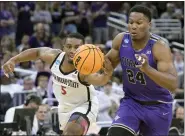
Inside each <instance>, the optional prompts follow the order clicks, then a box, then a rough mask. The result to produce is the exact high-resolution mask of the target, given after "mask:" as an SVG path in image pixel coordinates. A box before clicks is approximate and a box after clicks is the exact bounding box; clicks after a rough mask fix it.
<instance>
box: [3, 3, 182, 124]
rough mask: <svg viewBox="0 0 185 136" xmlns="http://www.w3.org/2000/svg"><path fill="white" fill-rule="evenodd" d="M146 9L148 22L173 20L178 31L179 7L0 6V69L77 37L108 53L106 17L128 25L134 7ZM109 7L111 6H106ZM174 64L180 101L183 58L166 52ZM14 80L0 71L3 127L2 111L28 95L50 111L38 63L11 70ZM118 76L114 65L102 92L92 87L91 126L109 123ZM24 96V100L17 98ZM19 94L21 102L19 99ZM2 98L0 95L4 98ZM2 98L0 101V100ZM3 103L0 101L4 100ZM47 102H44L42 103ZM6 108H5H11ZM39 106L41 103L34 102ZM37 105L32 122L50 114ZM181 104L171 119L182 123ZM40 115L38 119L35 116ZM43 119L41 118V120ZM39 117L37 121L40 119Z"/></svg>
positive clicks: (43, 69) (44, 69)
mask: <svg viewBox="0 0 185 136" xmlns="http://www.w3.org/2000/svg"><path fill="white" fill-rule="evenodd" d="M136 3H137V4H138V3H140V4H143V5H146V6H147V7H150V9H151V11H152V13H153V19H157V18H163V19H179V20H180V21H181V24H182V28H184V22H183V21H184V7H183V5H184V4H183V2H169V3H167V2H68V1H66V2H59V1H57V2H41V1H40V2H29V1H25V2H23V1H20V2H4V1H1V2H0V6H1V7H0V8H1V11H0V39H1V41H0V42H1V48H0V49H1V54H0V57H1V65H2V64H4V63H5V62H6V61H7V60H8V59H10V58H11V57H13V56H15V55H16V54H18V53H20V52H22V51H24V50H26V49H29V48H36V47H44V46H47V47H52V48H57V49H62V48H63V43H64V39H65V36H66V35H67V34H69V33H75V32H79V33H81V34H82V35H84V37H85V42H86V43H92V44H95V45H97V46H99V47H100V49H102V51H103V52H104V53H107V52H108V51H109V49H110V48H111V43H112V38H113V37H114V36H115V35H116V34H117V33H118V31H117V30H112V31H108V26H107V18H108V16H109V12H110V11H114V12H119V13H121V14H123V15H125V17H126V18H127V19H128V12H129V9H130V8H131V6H133V5H134V4H136ZM110 5H111V6H110ZM172 52H173V59H174V64H175V67H176V69H177V72H178V75H179V86H178V89H177V93H176V94H173V95H174V98H175V99H184V91H183V90H184V58H183V53H182V52H181V51H179V50H172ZM14 75H15V76H14V77H11V78H7V77H6V76H5V75H4V74H3V71H2V70H1V93H5V94H6V93H8V94H9V95H8V96H7V94H6V98H9V99H6V100H9V102H5V101H6V100H3V98H2V99H1V98H0V99H1V107H2V105H3V106H4V107H3V108H2V109H1V110H0V111H1V113H0V121H4V119H5V114H6V111H7V110H8V109H9V108H10V107H13V106H20V105H22V104H24V101H25V99H26V97H27V94H29V93H35V94H36V95H37V96H38V97H40V99H41V101H42V102H43V101H44V100H45V101H44V102H45V104H47V106H56V105H57V102H55V101H49V99H52V98H54V95H53V92H52V87H51V77H50V76H51V73H50V69H49V65H47V64H45V63H44V62H43V61H42V60H36V61H34V62H31V61H30V62H22V63H20V64H18V65H17V66H16V70H15V73H14ZM122 87H123V86H122V72H121V67H120V65H119V66H118V67H117V68H116V69H115V72H114V75H113V77H112V80H111V81H110V82H109V83H108V84H107V85H105V86H103V87H96V89H97V95H98V97H99V98H100V99H99V100H100V109H99V114H98V118H97V121H112V119H113V118H114V115H115V111H116V110H117V108H118V107H119V103H120V101H121V98H122V97H123V96H124V93H123V91H122ZM24 92H25V93H26V95H23V94H24ZM20 94H21V97H20V96H19V95H20ZM4 96H5V95H4ZM1 97H3V95H1ZM4 99H5V98H4ZM47 100H48V101H47ZM10 101H11V102H12V103H11V102H10ZM40 103H41V102H40ZM47 106H46V105H41V107H39V108H38V111H37V113H36V114H37V117H38V118H39V117H40V118H42V113H43V114H44V113H46V111H50V110H49V109H50V108H48V107H47ZM183 106H184V103H178V102H177V103H175V104H174V107H175V108H174V118H181V119H183V120H184V117H183V113H184V108H183ZM40 112H41V115H40ZM44 115H45V114H44ZM44 115H43V116H44Z"/></svg>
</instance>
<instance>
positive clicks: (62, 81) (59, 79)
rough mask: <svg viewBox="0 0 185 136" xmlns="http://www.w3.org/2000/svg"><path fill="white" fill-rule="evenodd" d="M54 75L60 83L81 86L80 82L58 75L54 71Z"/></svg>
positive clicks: (75, 86)
mask: <svg viewBox="0 0 185 136" xmlns="http://www.w3.org/2000/svg"><path fill="white" fill-rule="evenodd" d="M52 75H53V77H54V79H55V80H57V81H58V82H60V83H63V84H65V85H67V86H70V87H73V88H79V84H78V83H77V82H73V81H72V80H70V79H66V78H61V77H58V76H57V75H55V74H53V73H52Z"/></svg>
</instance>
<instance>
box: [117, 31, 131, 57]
mask: <svg viewBox="0 0 185 136" xmlns="http://www.w3.org/2000/svg"><path fill="white" fill-rule="evenodd" d="M126 35H128V32H125V33H124V35H123V38H122V40H121V45H120V46H119V56H120V50H121V46H122V44H123V40H124V38H125V36H126ZM128 38H129V37H128Z"/></svg>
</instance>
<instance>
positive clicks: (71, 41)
mask: <svg viewBox="0 0 185 136" xmlns="http://www.w3.org/2000/svg"><path fill="white" fill-rule="evenodd" d="M82 44H83V41H82V40H81V39H76V38H67V39H66V41H65V45H64V52H66V58H67V59H68V62H69V63H73V57H74V55H75V51H76V49H78V47H79V46H81V45H82Z"/></svg>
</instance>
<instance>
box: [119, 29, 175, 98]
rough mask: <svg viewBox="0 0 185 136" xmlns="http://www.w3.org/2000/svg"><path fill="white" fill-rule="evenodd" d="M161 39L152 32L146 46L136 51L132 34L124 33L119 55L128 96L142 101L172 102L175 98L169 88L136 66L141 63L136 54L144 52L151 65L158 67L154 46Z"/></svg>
mask: <svg viewBox="0 0 185 136" xmlns="http://www.w3.org/2000/svg"><path fill="white" fill-rule="evenodd" d="M159 39H160V37H159V36H157V35H154V34H151V37H150V39H149V41H148V43H147V44H146V46H145V47H144V48H143V49H142V50H140V51H136V50H134V49H133V47H132V40H131V36H130V34H129V33H128V32H127V33H125V34H124V36H123V39H122V43H121V46H120V50H119V56H120V62H121V66H122V70H123V90H124V91H125V95H126V96H127V95H128V96H129V97H132V98H134V99H137V100H140V101H161V102H172V100H173V98H172V95H171V93H170V91H169V90H167V89H165V88H163V87H161V86H159V85H157V84H156V83H155V82H154V81H153V80H151V79H150V78H149V77H148V76H147V75H146V74H144V73H143V72H142V71H140V70H139V69H138V68H136V66H135V65H138V64H139V63H138V61H137V60H136V58H135V54H142V53H143V54H145V55H146V56H147V57H148V62H149V65H150V66H151V67H153V68H154V69H157V64H156V61H155V59H154V56H153V53H152V48H153V46H155V43H156V41H158V40H159Z"/></svg>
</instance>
